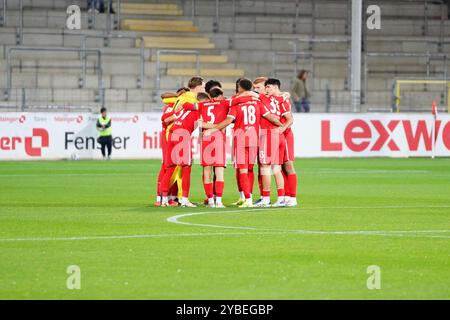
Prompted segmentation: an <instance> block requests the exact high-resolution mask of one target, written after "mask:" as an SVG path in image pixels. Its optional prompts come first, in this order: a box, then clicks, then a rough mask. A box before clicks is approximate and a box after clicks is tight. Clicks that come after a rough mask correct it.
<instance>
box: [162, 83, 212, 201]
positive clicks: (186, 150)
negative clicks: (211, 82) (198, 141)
mask: <svg viewBox="0 0 450 320" xmlns="http://www.w3.org/2000/svg"><path fill="white" fill-rule="evenodd" d="M188 87H189V90H190V93H192V94H194V95H195V96H197V95H198V94H199V93H202V92H204V90H205V86H204V82H203V79H202V78H200V77H193V78H191V80H189V83H188ZM194 106H195V107H194V109H195V110H190V109H184V107H183V106H179V108H178V109H176V110H175V114H174V117H175V121H174V123H173V126H172V127H171V128H170V131H169V139H168V143H167V148H166V161H167V164H166V167H167V170H166V173H165V174H164V177H163V179H162V184H161V190H162V196H163V198H162V203H161V206H163V207H166V206H168V205H169V204H168V194H169V181H170V178H171V176H172V174H173V172H174V170H175V167H176V166H180V167H182V190H183V196H182V198H181V201H180V205H181V206H182V207H196V205H194V204H193V203H191V202H190V201H189V189H190V184H191V181H190V177H191V166H192V141H191V135H192V132H193V131H194V130H195V129H196V127H197V120H198V119H199V117H200V113H199V111H198V104H197V103H194Z"/></svg>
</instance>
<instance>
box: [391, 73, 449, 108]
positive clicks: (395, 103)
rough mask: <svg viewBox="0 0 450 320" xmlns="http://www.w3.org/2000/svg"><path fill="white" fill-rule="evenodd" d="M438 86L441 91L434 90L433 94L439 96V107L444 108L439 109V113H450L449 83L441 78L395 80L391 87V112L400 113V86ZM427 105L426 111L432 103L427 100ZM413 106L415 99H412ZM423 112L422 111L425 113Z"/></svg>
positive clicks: (415, 102)
mask: <svg viewBox="0 0 450 320" xmlns="http://www.w3.org/2000/svg"><path fill="white" fill-rule="evenodd" d="M408 84H409V85H426V86H429V85H440V86H442V88H441V90H437V91H436V90H435V91H434V92H433V93H434V94H435V95H438V94H439V95H440V98H441V101H440V103H439V104H440V105H442V106H444V105H445V106H446V107H445V108H441V109H440V110H439V111H444V112H449V113H450V99H449V97H450V81H449V80H447V79H442V78H428V79H417V78H413V79H405V78H402V79H395V80H394V81H393V85H392V95H391V96H392V99H391V101H392V112H400V111H401V110H400V100H402V99H404V98H403V97H402V95H401V93H400V86H401V85H408ZM427 102H428V103H429V105H428V106H427V107H426V109H425V110H426V111H429V110H430V108H429V106H430V105H431V102H432V101H429V100H427ZM414 104H418V101H417V98H416V97H414ZM416 109H417V108H412V109H407V111H414V110H416ZM425 110H423V111H425Z"/></svg>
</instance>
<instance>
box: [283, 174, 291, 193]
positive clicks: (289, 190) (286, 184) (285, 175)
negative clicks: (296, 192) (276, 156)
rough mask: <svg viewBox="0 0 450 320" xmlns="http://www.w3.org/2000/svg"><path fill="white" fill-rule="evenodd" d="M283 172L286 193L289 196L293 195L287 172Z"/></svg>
mask: <svg viewBox="0 0 450 320" xmlns="http://www.w3.org/2000/svg"><path fill="white" fill-rule="evenodd" d="M281 173H282V174H283V179H284V194H285V195H286V196H288V197H290V196H291V189H289V182H288V176H287V173H286V172H284V171H281Z"/></svg>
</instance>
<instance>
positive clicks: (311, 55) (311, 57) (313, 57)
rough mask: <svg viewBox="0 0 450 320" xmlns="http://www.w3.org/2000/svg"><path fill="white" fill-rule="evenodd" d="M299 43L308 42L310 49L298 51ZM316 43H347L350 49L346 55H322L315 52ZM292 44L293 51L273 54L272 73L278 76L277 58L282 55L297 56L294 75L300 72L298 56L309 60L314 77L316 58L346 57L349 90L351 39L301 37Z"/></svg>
mask: <svg viewBox="0 0 450 320" xmlns="http://www.w3.org/2000/svg"><path fill="white" fill-rule="evenodd" d="M299 43H307V44H308V50H309V51H298V44H299ZM316 43H347V44H348V50H347V52H346V53H345V55H332V56H331V55H330V56H326V55H321V54H318V53H315V52H314V51H312V50H314V45H315V44H316ZM289 44H290V45H292V46H293V52H279V51H277V52H274V53H273V55H272V73H273V75H274V76H276V74H277V67H276V66H277V58H278V57H280V56H294V57H295V61H294V69H293V70H292V71H293V77H296V75H297V73H298V69H299V61H298V58H299V57H302V58H304V59H307V60H309V73H310V74H311V77H312V78H313V79H314V78H315V60H316V59H320V60H324V59H346V60H347V81H346V85H345V90H348V79H350V74H349V73H350V65H351V61H350V59H351V54H350V50H351V48H350V39H347V38H345V39H320V38H313V37H311V38H309V39H305V38H299V39H295V40H293V41H290V42H289ZM312 90H314V85H313V87H312Z"/></svg>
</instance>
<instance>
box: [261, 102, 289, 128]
mask: <svg viewBox="0 0 450 320" xmlns="http://www.w3.org/2000/svg"><path fill="white" fill-rule="evenodd" d="M278 98H281V99H283V97H273V96H270V97H269V96H266V95H264V94H260V95H259V99H260V100H261V102H262V104H261V129H266V130H270V129H275V128H278V126H277V125H275V124H273V123H272V122H270V121H269V120H267V119H266V118H264V116H266V115H268V114H273V115H274V116H276V117H277V118H281V107H280V101H279V99H278Z"/></svg>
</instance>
